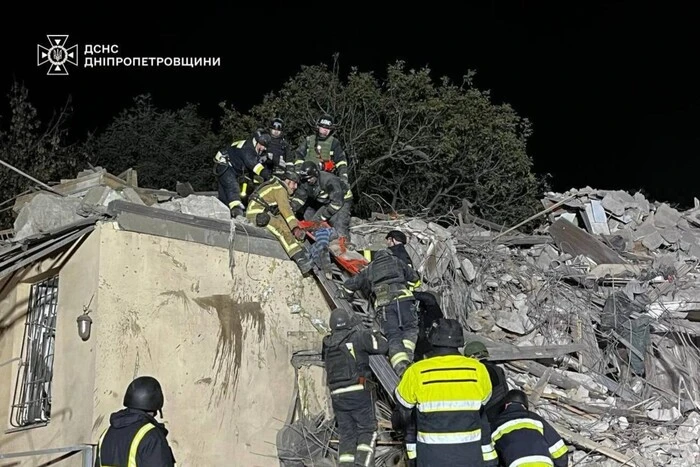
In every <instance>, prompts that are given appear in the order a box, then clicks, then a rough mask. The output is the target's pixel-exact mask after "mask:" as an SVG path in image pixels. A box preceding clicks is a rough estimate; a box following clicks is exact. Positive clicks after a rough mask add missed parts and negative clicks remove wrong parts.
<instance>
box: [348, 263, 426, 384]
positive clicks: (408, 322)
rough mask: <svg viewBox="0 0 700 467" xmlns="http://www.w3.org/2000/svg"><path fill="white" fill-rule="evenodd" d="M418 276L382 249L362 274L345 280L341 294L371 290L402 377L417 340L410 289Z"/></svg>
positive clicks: (390, 353)
mask: <svg viewBox="0 0 700 467" xmlns="http://www.w3.org/2000/svg"><path fill="white" fill-rule="evenodd" d="M418 280H419V278H418V274H417V273H416V271H414V270H413V269H411V268H409V267H408V265H406V263H404V262H403V261H401V260H400V259H398V258H397V257H396V256H394V254H393V253H392V252H391V251H390V250H380V251H378V252H377V253H376V254H375V256H374V260H372V261H371V262H370V263H369V264H368V265H367V266H365V267H364V268H362V270H360V272H359V273H357V274H356V275H354V276H352V277H350V278H349V279H347V280H345V282H344V283H343V285H342V286H341V287H339V289H338V291H339V295H340V296H341V297H343V298H350V297H352V295H353V294H354V293H355V291H356V290H369V291H370V295H371V296H372V297H373V299H374V302H373V306H374V310H375V312H376V313H379V317H380V319H379V321H380V324H381V329H382V333H383V334H384V335H385V336H386V338H387V340H388V341H389V357H390V361H391V366H392V367H393V368H394V371H395V372H396V374H397V375H399V377H400V376H401V375H402V374H403V372H404V371H405V370H406V368H407V367H408V365H409V364H410V363H411V362H412V361H413V353H414V350H415V348H416V339H417V337H418V317H417V316H416V300H415V299H414V298H413V293H412V292H411V291H410V290H409V289H408V284H415V283H417V281H418Z"/></svg>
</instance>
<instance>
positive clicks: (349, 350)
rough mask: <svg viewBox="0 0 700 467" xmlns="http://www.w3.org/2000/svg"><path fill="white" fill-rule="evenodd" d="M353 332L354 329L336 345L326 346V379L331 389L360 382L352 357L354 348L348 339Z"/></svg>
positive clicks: (355, 362)
mask: <svg viewBox="0 0 700 467" xmlns="http://www.w3.org/2000/svg"><path fill="white" fill-rule="evenodd" d="M353 334H354V331H353V332H351V333H350V334H348V335H347V337H345V339H343V340H342V341H340V343H339V344H338V345H336V346H333V347H328V348H327V350H326V358H325V362H326V380H327V383H328V385H329V386H330V388H331V390H333V389H336V388H342V387H345V386H350V385H353V384H358V383H359V382H360V373H359V371H358V369H357V361H356V360H355V357H353V353H354V351H355V349H354V348H353V343H352V342H350V341H349V340H350V337H351V336H352V335H353Z"/></svg>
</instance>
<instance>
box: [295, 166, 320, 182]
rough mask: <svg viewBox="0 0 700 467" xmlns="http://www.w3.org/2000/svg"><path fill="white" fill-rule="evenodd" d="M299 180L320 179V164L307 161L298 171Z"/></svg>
mask: <svg viewBox="0 0 700 467" xmlns="http://www.w3.org/2000/svg"><path fill="white" fill-rule="evenodd" d="M297 173H298V174H299V180H301V181H302V182H306V181H308V180H309V179H310V178H316V179H318V173H319V170H318V164H317V163H316V162H314V161H305V162H304V163H303V164H301V167H300V168H299V170H298V171H297Z"/></svg>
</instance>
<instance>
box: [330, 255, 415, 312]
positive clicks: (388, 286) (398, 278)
mask: <svg viewBox="0 0 700 467" xmlns="http://www.w3.org/2000/svg"><path fill="white" fill-rule="evenodd" d="M419 281H420V277H419V276H418V273H417V272H416V271H414V270H413V269H412V268H410V267H409V266H408V265H407V264H406V263H405V262H403V261H401V260H400V259H399V258H397V257H396V256H394V255H393V253H392V252H391V251H390V250H388V249H386V250H379V251H378V252H377V253H376V254H375V255H374V259H373V260H372V261H371V262H370V263H369V264H368V265H367V266H365V267H364V268H363V269H362V270H361V271H360V272H359V273H358V274H356V275H354V276H352V277H351V278H349V279H347V280H346V281H345V282H344V283H343V288H344V289H345V291H346V292H347V293H349V294H352V293H353V292H355V291H356V290H370V291H371V294H372V295H373V296H374V300H375V303H374V307H375V308H379V307H382V306H386V305H388V304H389V303H391V302H392V301H393V300H397V301H403V300H414V297H413V292H411V291H410V290H409V289H408V286H409V285H411V284H416V283H418V282H419Z"/></svg>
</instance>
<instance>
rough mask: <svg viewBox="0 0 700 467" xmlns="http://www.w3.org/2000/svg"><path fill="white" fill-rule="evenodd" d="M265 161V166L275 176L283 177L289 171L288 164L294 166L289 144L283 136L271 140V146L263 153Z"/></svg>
mask: <svg viewBox="0 0 700 467" xmlns="http://www.w3.org/2000/svg"><path fill="white" fill-rule="evenodd" d="M263 154H264V156H265V161H264V162H263V165H264V166H265V167H266V168H267V169H269V170H271V171H272V173H273V174H275V175H281V174H283V173H284V172H285V171H286V170H287V164H288V163H289V164H290V165H292V166H293V165H294V161H292V160H291V157H292V156H291V154H290V148H289V144H287V140H286V139H284V137H283V136H280V137H279V138H275V137H274V136H273V137H272V138H271V142H270V145H269V146H268V147H267V149H266V150H265V152H264V153H263Z"/></svg>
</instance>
